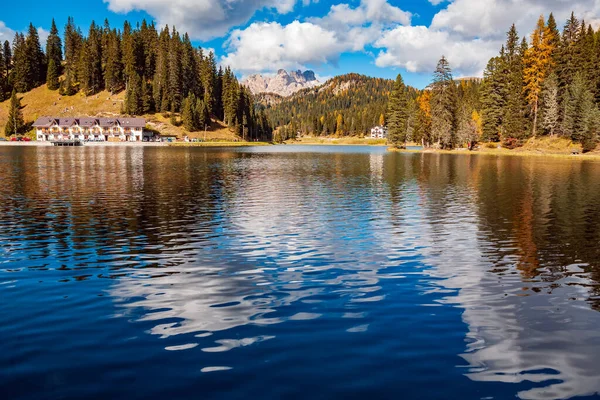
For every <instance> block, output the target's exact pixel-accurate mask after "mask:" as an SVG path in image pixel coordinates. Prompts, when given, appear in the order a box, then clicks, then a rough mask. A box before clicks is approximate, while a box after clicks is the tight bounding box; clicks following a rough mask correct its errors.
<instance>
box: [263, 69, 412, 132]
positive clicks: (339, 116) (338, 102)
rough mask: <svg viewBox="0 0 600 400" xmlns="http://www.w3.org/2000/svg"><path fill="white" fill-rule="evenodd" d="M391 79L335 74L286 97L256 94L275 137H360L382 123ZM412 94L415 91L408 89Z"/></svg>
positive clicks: (391, 83) (390, 88)
mask: <svg viewBox="0 0 600 400" xmlns="http://www.w3.org/2000/svg"><path fill="white" fill-rule="evenodd" d="M392 86H393V81H391V80H389V79H382V78H370V77H367V76H364V75H359V74H347V75H341V76H337V77H335V78H332V79H330V80H328V81H327V82H325V84H323V85H321V86H319V87H316V88H311V89H304V90H301V91H299V92H297V93H295V94H293V95H292V96H290V97H285V98H284V97H280V96H277V95H276V94H261V95H258V97H257V98H258V100H259V101H260V102H261V103H262V104H263V105H264V108H265V113H266V115H267V117H268V119H269V122H270V124H271V126H273V127H278V129H277V134H276V137H277V139H278V140H287V139H293V138H296V136H297V135H299V134H300V135H314V136H338V137H341V136H361V135H365V134H367V133H369V132H370V130H371V128H372V127H373V126H376V125H379V124H385V114H386V110H387V103H388V97H389V95H390V94H391V92H392ZM412 92H414V93H415V94H416V90H414V89H412Z"/></svg>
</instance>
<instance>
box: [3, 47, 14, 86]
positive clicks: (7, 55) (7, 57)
mask: <svg viewBox="0 0 600 400" xmlns="http://www.w3.org/2000/svg"><path fill="white" fill-rule="evenodd" d="M2 54H3V56H4V57H3V58H4V68H5V71H3V72H4V76H6V78H7V79H8V77H9V75H10V71H11V70H12V63H13V59H12V50H11V48H10V42H9V41H8V40H5V41H4V46H3V47H2Z"/></svg>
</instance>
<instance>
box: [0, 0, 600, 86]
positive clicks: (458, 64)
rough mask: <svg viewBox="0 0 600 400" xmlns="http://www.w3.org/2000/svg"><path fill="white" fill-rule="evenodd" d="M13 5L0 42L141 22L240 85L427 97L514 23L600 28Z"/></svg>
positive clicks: (303, 2) (593, 3)
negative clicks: (250, 79)
mask: <svg viewBox="0 0 600 400" xmlns="http://www.w3.org/2000/svg"><path fill="white" fill-rule="evenodd" d="M26 8H27V9H25V7H24V6H23V5H22V3H19V2H9V3H8V4H4V5H3V7H2V13H1V14H0V40H6V39H9V40H12V36H14V32H15V31H22V30H25V29H26V28H27V26H28V24H29V22H32V23H33V24H34V25H35V26H36V27H38V28H41V30H40V32H41V36H42V37H43V36H44V32H47V30H49V28H50V22H51V20H52V18H55V19H56V22H57V24H58V26H59V29H60V30H61V31H62V29H63V27H64V25H65V23H66V20H67V17H68V16H72V17H74V18H75V22H76V23H77V24H78V25H80V26H81V27H82V30H83V31H84V32H85V31H86V30H87V27H88V26H89V24H90V23H91V21H92V20H95V21H96V22H100V23H101V22H102V21H103V20H104V19H105V18H108V19H109V21H110V22H111V25H113V26H120V25H122V24H123V21H124V20H125V19H127V20H129V21H132V22H134V23H135V22H137V21H141V20H142V19H144V18H146V19H148V20H153V21H156V23H157V24H158V25H164V24H169V25H175V26H176V27H177V28H178V30H179V31H180V32H183V31H187V32H189V33H190V35H191V36H192V38H193V40H194V42H195V44H197V45H199V46H202V47H205V48H212V49H214V50H215V53H216V54H217V57H218V59H219V60H220V62H221V63H222V64H227V65H230V66H231V67H232V68H233V69H234V70H235V71H236V72H237V73H238V75H239V76H241V77H243V76H245V75H249V74H252V73H265V74H269V73H274V72H275V71H277V70H278V69H279V68H285V69H288V70H290V69H307V68H310V69H313V70H314V71H315V72H316V73H317V76H318V77H320V78H322V79H324V78H327V77H331V76H334V75H339V74H343V73H348V72H358V73H362V74H365V75H370V76H378V77H386V78H393V77H395V76H396V75H397V74H398V73H401V74H402V75H403V76H404V79H405V81H406V82H408V83H409V84H411V85H413V86H416V87H424V86H426V85H427V84H428V83H429V82H430V80H431V71H432V70H433V68H434V67H435V63H436V62H437V60H438V59H439V57H440V56H441V55H442V54H444V55H446V56H447V57H448V59H449V61H450V63H451V66H452V67H453V69H454V74H455V75H456V76H472V75H481V73H482V71H483V69H484V68H485V64H486V62H487V60H488V59H489V58H490V57H491V56H493V55H495V54H496V53H497V51H498V49H499V48H500V45H501V44H502V41H503V40H504V35H505V32H506V31H507V30H508V28H509V26H510V24H512V23H513V22H514V23H516V24H517V28H518V29H519V30H520V33H521V34H527V35H528V34H529V32H530V31H531V30H532V29H533V27H534V24H535V21H536V20H537V18H538V17H539V15H540V14H544V15H546V16H547V15H548V13H549V12H550V11H553V12H554V13H555V15H556V16H557V19H558V20H559V24H562V22H561V21H562V20H564V19H566V18H567V16H568V14H569V13H570V12H571V11H575V12H576V13H577V15H578V16H580V17H582V18H585V19H586V21H588V22H592V23H593V24H594V25H597V21H598V18H597V17H598V16H599V15H600V0H581V1H572V2H565V1H563V0H520V1H515V0H451V1H444V0H411V1H408V0H406V1H405V0H337V1H325V0H317V1H315V0H86V1H81V2H74V1H73V0H53V1H52V2H49V1H41V0H32V1H30V2H28V4H27V7H26Z"/></svg>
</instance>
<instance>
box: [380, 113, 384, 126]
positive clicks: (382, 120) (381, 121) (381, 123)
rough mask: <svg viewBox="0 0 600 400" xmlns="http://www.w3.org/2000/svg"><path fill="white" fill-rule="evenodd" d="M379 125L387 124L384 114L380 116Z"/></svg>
mask: <svg viewBox="0 0 600 400" xmlns="http://www.w3.org/2000/svg"><path fill="white" fill-rule="evenodd" d="M379 125H381V126H385V116H384V115H383V114H381V115H380V116H379Z"/></svg>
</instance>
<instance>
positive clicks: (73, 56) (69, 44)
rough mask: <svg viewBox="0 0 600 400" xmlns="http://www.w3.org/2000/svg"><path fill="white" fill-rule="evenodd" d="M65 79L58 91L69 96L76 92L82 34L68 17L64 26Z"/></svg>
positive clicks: (77, 88)
mask: <svg viewBox="0 0 600 400" xmlns="http://www.w3.org/2000/svg"><path fill="white" fill-rule="evenodd" d="M64 39H65V80H64V81H63V82H62V84H61V88H60V92H61V94H63V95H66V96H71V95H74V94H75V93H77V91H78V90H79V86H78V76H77V70H78V62H79V59H80V53H81V49H82V47H83V36H82V34H81V31H80V30H79V29H78V28H77V27H76V26H75V22H74V21H73V18H71V17H69V19H68V21H67V25H66V26H65V34H64Z"/></svg>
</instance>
